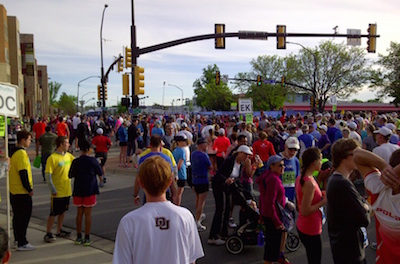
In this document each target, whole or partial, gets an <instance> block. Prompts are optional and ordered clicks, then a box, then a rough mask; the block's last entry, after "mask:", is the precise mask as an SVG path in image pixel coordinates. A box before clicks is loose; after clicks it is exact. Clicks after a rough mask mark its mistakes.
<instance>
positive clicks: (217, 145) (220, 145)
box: [213, 136, 231, 157]
mask: <svg viewBox="0 0 400 264" xmlns="http://www.w3.org/2000/svg"><path fill="white" fill-rule="evenodd" d="M230 145H231V141H230V140H229V138H227V137H225V136H219V137H217V138H216V139H215V141H214V145H213V150H217V154H216V156H217V157H224V155H225V154H226V151H227V150H228V147H229V146H230ZM222 152H224V153H225V154H224V155H222Z"/></svg>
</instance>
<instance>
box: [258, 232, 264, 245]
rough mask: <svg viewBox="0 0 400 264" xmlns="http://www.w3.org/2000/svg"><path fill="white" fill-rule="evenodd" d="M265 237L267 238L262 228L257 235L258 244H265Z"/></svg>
mask: <svg viewBox="0 0 400 264" xmlns="http://www.w3.org/2000/svg"><path fill="white" fill-rule="evenodd" d="M264 239H265V237H264V233H263V231H262V230H260V232H259V233H258V236H257V245H258V246H260V247H262V246H264Z"/></svg>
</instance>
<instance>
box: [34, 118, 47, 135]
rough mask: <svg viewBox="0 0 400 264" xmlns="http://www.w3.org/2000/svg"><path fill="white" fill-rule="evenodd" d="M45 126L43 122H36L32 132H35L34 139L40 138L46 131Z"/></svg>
mask: <svg viewBox="0 0 400 264" xmlns="http://www.w3.org/2000/svg"><path fill="white" fill-rule="evenodd" d="M45 129H46V124H45V123H44V122H37V123H35V124H34V125H33V127H32V131H33V132H35V138H36V139H38V138H40V136H41V135H43V134H44V132H45V131H46V130H45Z"/></svg>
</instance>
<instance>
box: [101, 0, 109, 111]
mask: <svg viewBox="0 0 400 264" xmlns="http://www.w3.org/2000/svg"><path fill="white" fill-rule="evenodd" d="M107 7H108V5H107V4H105V5H104V9H103V15H102V16H101V26H100V53H101V91H102V93H103V102H102V105H103V107H106V99H105V96H104V83H105V80H104V66H103V21H104V12H105V11H106V8H107Z"/></svg>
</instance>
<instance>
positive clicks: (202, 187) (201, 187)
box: [193, 183, 210, 194]
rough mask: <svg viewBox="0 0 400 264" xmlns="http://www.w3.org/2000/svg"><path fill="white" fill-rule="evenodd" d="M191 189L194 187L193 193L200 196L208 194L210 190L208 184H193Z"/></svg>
mask: <svg viewBox="0 0 400 264" xmlns="http://www.w3.org/2000/svg"><path fill="white" fill-rule="evenodd" d="M193 187H194V191H195V192H196V193H197V194H202V193H205V192H208V190H209V189H210V186H209V184H208V183H205V184H193Z"/></svg>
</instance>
